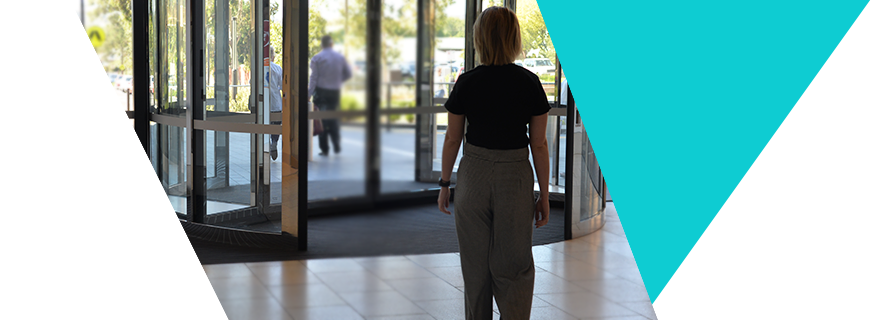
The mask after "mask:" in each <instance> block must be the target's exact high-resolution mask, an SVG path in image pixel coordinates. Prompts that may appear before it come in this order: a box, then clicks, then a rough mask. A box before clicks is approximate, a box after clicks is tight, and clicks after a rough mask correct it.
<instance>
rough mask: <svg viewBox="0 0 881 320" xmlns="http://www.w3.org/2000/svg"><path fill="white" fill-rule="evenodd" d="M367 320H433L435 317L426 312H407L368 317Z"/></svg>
mask: <svg viewBox="0 0 881 320" xmlns="http://www.w3.org/2000/svg"><path fill="white" fill-rule="evenodd" d="M367 320H435V318H434V317H432V316H430V315H429V314H427V313H423V314H408V315H403V316H378V317H368V318H367Z"/></svg>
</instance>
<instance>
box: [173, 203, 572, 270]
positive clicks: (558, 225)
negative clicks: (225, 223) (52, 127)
mask: <svg viewBox="0 0 881 320" xmlns="http://www.w3.org/2000/svg"><path fill="white" fill-rule="evenodd" d="M563 217H564V212H563V209H561V208H551V219H550V222H548V225H546V226H544V227H541V228H539V229H536V230H535V233H534V235H533V241H532V243H533V245H543V244H548V243H553V242H559V241H562V240H563V231H564V230H563V228H564V222H563ZM272 223H278V222H265V223H264V224H272ZM252 227H253V228H254V229H260V228H261V227H265V226H260V225H254V226H252ZM188 235H189V238H190V243H192V245H193V249H194V250H195V252H196V255H197V256H198V257H199V260H200V261H201V262H202V264H219V263H242V262H263V261H282V260H302V259H316V258H340V257H370V256H385V255H411V254H431V253H450V252H458V251H459V247H458V246H459V244H458V241H457V239H456V225H455V221H454V220H453V216H448V215H445V214H443V213H441V212H439V211H438V210H437V205H436V204H431V205H419V206H411V207H406V208H394V209H383V210H381V211H379V210H376V211H368V212H360V213H348V214H335V215H321V216H315V217H310V218H309V234H308V239H309V243H308V250H307V251H296V245H295V244H293V243H290V242H286V243H285V242H281V241H278V243H279V246H278V247H276V248H272V247H270V248H265V247H264V248H260V247H251V246H244V245H234V244H230V243H229V242H228V243H223V242H218V241H209V240H204V237H198V236H195V235H190V234H188ZM255 237H258V238H259V237H276V236H273V235H258V236H255ZM277 237H281V236H277ZM254 241H261V240H259V239H257V240H254ZM267 241H275V240H272V239H268V240H267Z"/></svg>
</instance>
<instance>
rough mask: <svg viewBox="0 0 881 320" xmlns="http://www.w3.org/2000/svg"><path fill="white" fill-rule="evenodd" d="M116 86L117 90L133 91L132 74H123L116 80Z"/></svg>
mask: <svg viewBox="0 0 881 320" xmlns="http://www.w3.org/2000/svg"><path fill="white" fill-rule="evenodd" d="M115 86H116V89H117V90H122V92H126V93H130V92H132V76H122V77H121V78H120V79H119V80H116V84H115Z"/></svg>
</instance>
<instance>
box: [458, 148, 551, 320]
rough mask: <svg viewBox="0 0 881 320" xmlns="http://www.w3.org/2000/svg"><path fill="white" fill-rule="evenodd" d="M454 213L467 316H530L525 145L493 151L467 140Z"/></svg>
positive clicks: (531, 206) (529, 190) (530, 215)
mask: <svg viewBox="0 0 881 320" xmlns="http://www.w3.org/2000/svg"><path fill="white" fill-rule="evenodd" d="M463 154H464V155H463V158H462V161H461V162H460V163H459V170H458V173H457V180H458V181H457V183H456V195H455V198H454V203H453V205H454V214H455V219H456V234H457V236H458V240H459V252H460V254H459V255H460V258H461V263H462V275H463V277H464V280H465V314H466V318H467V319H469V320H478V319H481V320H482V319H487V320H489V319H492V316H493V307H492V299H493V297H495V299H496V304H498V307H499V313H500V314H501V319H503V320H515V319H529V313H530V311H531V309H532V290H533V286H534V283H535V266H534V264H533V260H532V232H533V228H534V213H535V200H534V199H535V198H534V197H535V196H534V193H533V185H534V182H533V173H532V166H531V165H530V163H529V149H527V148H523V149H516V150H492V149H486V148H481V147H477V146H474V145H471V144H468V143H466V144H465V149H464V152H463Z"/></svg>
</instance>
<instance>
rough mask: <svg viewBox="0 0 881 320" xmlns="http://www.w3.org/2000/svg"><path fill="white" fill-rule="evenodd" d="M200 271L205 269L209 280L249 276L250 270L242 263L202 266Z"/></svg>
mask: <svg viewBox="0 0 881 320" xmlns="http://www.w3.org/2000/svg"><path fill="white" fill-rule="evenodd" d="M202 269H205V275H206V276H208V278H209V279H211V278H234V277H247V276H251V270H250V269H248V267H247V266H245V264H244V263H233V264H210V265H204V266H202Z"/></svg>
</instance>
